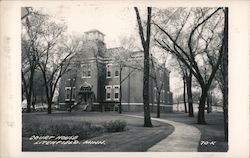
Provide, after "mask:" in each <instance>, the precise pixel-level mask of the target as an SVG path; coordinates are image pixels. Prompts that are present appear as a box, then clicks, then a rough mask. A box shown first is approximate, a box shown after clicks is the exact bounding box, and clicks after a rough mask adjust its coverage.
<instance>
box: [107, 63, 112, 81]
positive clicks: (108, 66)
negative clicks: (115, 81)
mask: <svg viewBox="0 0 250 158" xmlns="http://www.w3.org/2000/svg"><path fill="white" fill-rule="evenodd" d="M107 78H111V64H108V65H107Z"/></svg>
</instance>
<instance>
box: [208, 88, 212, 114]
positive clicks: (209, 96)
mask: <svg viewBox="0 0 250 158" xmlns="http://www.w3.org/2000/svg"><path fill="white" fill-rule="evenodd" d="M211 106H212V105H211V95H210V92H209V91H208V94H207V113H208V114H209V113H210V112H211V108H212V107H211Z"/></svg>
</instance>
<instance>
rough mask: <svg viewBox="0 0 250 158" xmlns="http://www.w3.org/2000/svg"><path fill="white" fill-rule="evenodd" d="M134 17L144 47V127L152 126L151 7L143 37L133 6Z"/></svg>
mask: <svg viewBox="0 0 250 158" xmlns="http://www.w3.org/2000/svg"><path fill="white" fill-rule="evenodd" d="M134 9H135V13H136V18H137V22H138V27H139V35H140V38H141V43H142V46H143V49H144V75H143V104H144V107H143V108H144V127H152V123H151V116H150V107H149V60H150V59H149V46H150V31H151V10H152V8H151V7H148V18H147V35H146V40H145V39H144V34H143V27H142V23H141V18H140V14H139V11H138V8H137V7H134Z"/></svg>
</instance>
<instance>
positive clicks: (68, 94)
mask: <svg viewBox="0 0 250 158" xmlns="http://www.w3.org/2000/svg"><path fill="white" fill-rule="evenodd" d="M71 90H72V92H71ZM75 90H76V87H72V88H71V87H65V95H66V97H65V100H66V101H70V99H71V100H72V101H74V100H75V98H76V94H75ZM70 96H71V97H70Z"/></svg>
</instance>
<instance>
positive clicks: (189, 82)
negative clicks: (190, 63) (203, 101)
mask: <svg viewBox="0 0 250 158" xmlns="http://www.w3.org/2000/svg"><path fill="white" fill-rule="evenodd" d="M187 95H188V112H189V114H188V116H189V117H194V107H193V95H192V72H191V71H190V72H189V75H188V76H187Z"/></svg>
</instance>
